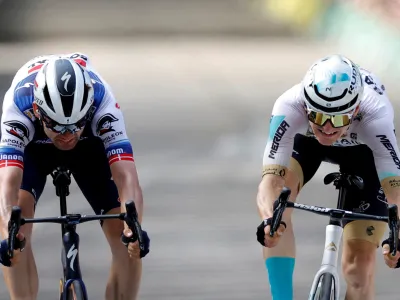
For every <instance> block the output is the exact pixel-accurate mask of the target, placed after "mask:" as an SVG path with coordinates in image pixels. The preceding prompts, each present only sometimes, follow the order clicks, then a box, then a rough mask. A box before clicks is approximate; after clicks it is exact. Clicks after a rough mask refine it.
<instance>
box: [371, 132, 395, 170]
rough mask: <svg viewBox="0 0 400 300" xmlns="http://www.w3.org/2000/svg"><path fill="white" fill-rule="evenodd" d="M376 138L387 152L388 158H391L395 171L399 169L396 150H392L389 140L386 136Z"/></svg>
mask: <svg viewBox="0 0 400 300" xmlns="http://www.w3.org/2000/svg"><path fill="white" fill-rule="evenodd" d="M376 137H377V138H379V139H380V142H381V143H382V145H383V146H385V148H386V149H387V150H388V151H389V153H390V156H392V159H393V161H394V163H395V165H396V166H397V169H400V159H399V158H398V156H397V154H396V150H395V149H394V148H393V145H392V143H391V142H390V140H389V139H388V138H387V137H386V135H377V136H376Z"/></svg>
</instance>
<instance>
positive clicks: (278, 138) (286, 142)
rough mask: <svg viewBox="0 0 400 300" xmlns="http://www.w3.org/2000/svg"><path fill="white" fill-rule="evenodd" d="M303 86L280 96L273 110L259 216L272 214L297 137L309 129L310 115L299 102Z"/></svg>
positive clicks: (260, 192) (265, 152) (258, 204)
mask: <svg viewBox="0 0 400 300" xmlns="http://www.w3.org/2000/svg"><path fill="white" fill-rule="evenodd" d="M299 89H300V86H295V87H293V88H292V89H290V90H288V91H286V92H285V93H284V94H283V95H282V96H280V97H279V98H278V99H277V101H276V102H275V104H274V107H273V109H272V116H271V119H270V126H269V136H268V141H267V145H266V147H265V150H264V158H263V172H262V180H261V182H260V184H259V187H258V193H257V206H258V211H259V214H260V217H261V218H262V219H267V218H270V217H272V214H273V203H274V201H275V200H276V199H277V197H278V196H279V193H280V192H281V191H282V188H283V186H284V184H285V176H286V174H287V172H288V167H289V162H290V157H291V155H292V150H293V143H294V137H295V135H296V134H297V133H299V132H306V131H307V128H308V121H307V115H306V112H305V109H304V107H303V106H302V103H301V101H300V99H299V98H300V97H299V91H300V90H299Z"/></svg>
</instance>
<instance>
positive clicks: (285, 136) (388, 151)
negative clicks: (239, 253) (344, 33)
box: [257, 55, 400, 300]
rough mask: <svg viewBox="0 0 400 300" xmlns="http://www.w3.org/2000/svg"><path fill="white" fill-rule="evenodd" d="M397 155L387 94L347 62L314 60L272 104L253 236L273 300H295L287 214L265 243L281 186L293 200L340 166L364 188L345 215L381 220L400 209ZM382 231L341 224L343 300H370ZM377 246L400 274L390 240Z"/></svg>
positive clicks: (352, 194)
mask: <svg viewBox="0 0 400 300" xmlns="http://www.w3.org/2000/svg"><path fill="white" fill-rule="evenodd" d="M399 155H400V153H399V149H398V145H397V140H396V136H395V129H394V111H393V107H392V105H391V103H390V101H389V99H388V96H387V94H386V92H385V87H384V86H383V85H382V84H381V82H380V80H379V79H378V78H377V77H376V76H375V75H374V74H372V73H371V72H369V71H367V70H365V69H362V68H359V67H358V66H357V65H355V64H354V63H353V62H352V61H350V60H349V59H348V58H346V57H344V56H341V55H332V56H328V57H325V58H323V59H320V60H318V61H317V62H315V63H314V64H313V65H312V66H311V67H310V69H309V70H308V72H307V74H306V76H305V77H304V79H303V80H302V82H301V83H299V84H296V85H294V86H293V87H292V88H290V89H289V90H287V91H286V92H285V93H283V94H282V95H281V96H280V97H279V98H278V99H277V100H276V102H275V104H274V107H273V110H272V116H271V119H270V130H269V138H268V142H267V145H266V148H265V152H264V159H263V173H262V180H261V183H260V185H259V188H258V195H257V206H258V210H259V213H260V216H261V218H262V220H263V222H262V223H261V224H260V226H259V227H258V229H257V230H258V231H260V230H261V235H260V236H262V235H263V234H262V232H264V234H265V235H264V239H262V238H261V239H259V242H260V243H261V244H262V245H263V246H264V247H263V254H264V259H265V264H266V268H267V271H268V278H269V282H270V287H271V293H272V297H273V300H291V299H293V283H292V276H293V270H294V265H295V256H296V254H295V241H294V233H293V225H292V222H291V211H292V209H288V210H286V211H285V213H284V215H283V219H282V220H283V222H282V224H281V225H280V227H279V229H278V232H277V233H276V234H275V235H274V237H272V238H270V237H269V229H270V221H271V217H272V214H273V202H274V201H275V200H276V199H277V197H278V195H279V194H280V192H281V191H282V188H283V186H287V187H289V188H290V189H291V191H292V193H291V199H290V200H291V201H295V199H296V197H297V195H298V193H299V192H300V190H301V188H302V187H303V186H304V185H305V184H306V183H307V182H308V181H309V180H310V179H311V178H312V177H313V176H314V174H315V173H316V171H317V170H318V168H319V166H320V164H321V162H322V161H326V162H330V163H334V164H338V165H339V167H340V170H341V171H342V172H346V173H351V174H353V175H358V176H360V177H362V178H363V180H364V183H365V188H364V190H357V189H356V188H354V189H350V190H349V191H348V192H347V196H346V199H345V209H347V210H353V211H357V212H364V213H367V214H377V215H386V214H387V202H389V203H394V204H397V205H400V159H399ZM316 196H318V195H316ZM320 196H321V195H320ZM386 228H387V224H386V223H385V222H373V221H351V222H347V223H346V224H345V227H344V233H343V253H342V270H343V274H344V278H345V280H346V283H347V291H346V299H347V300H354V299H363V300H372V299H375V298H374V282H375V281H374V272H375V251H376V249H377V247H379V246H380V242H381V239H382V237H383V234H384V232H385V230H386ZM278 242H279V243H278ZM382 245H383V248H382V249H383V250H382V253H383V255H384V259H385V262H386V264H387V265H388V266H389V267H391V268H397V267H399V265H400V264H399V262H398V260H399V257H400V253H399V252H397V255H396V257H392V256H389V254H388V253H389V251H388V244H387V241H384V242H383V243H382Z"/></svg>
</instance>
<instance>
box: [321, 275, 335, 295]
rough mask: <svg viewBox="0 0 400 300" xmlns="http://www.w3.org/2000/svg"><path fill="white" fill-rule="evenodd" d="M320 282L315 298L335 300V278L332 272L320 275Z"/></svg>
mask: <svg viewBox="0 0 400 300" xmlns="http://www.w3.org/2000/svg"><path fill="white" fill-rule="evenodd" d="M320 284H321V285H320V287H319V293H318V294H319V295H318V298H317V300H335V278H334V277H333V276H332V274H329V273H327V274H324V275H322V280H321V281H320Z"/></svg>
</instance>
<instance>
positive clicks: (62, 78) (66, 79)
mask: <svg viewBox="0 0 400 300" xmlns="http://www.w3.org/2000/svg"><path fill="white" fill-rule="evenodd" d="M70 78H71V74H69V73H68V72H65V74H64V75H63V76H62V77H61V81H65V83H64V90H65V91H66V92H68V88H67V87H68V82H69V79H70Z"/></svg>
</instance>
